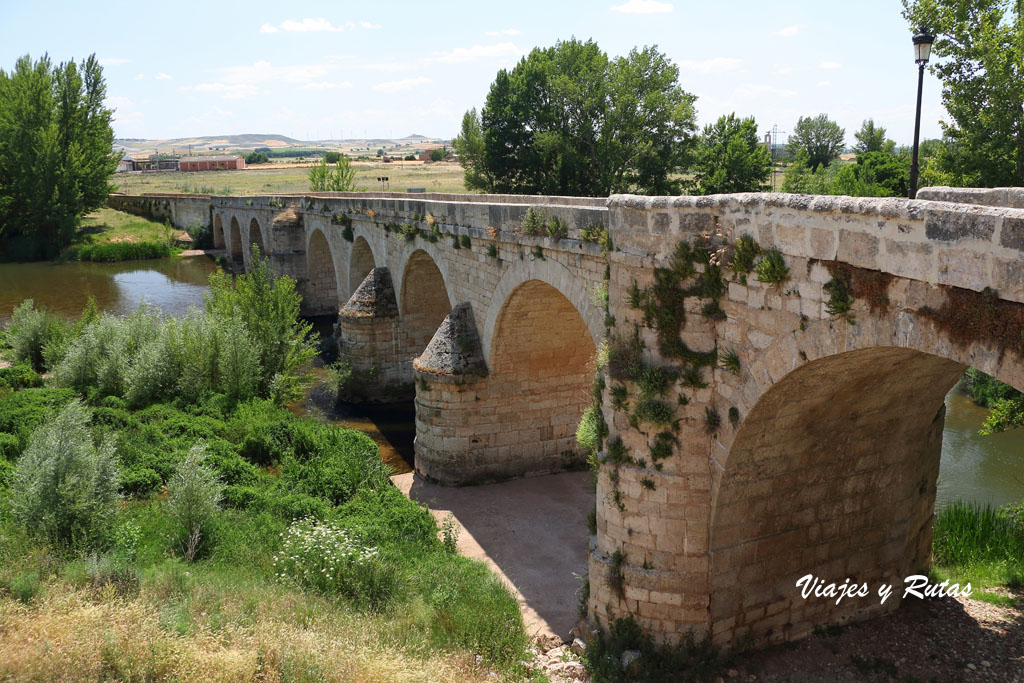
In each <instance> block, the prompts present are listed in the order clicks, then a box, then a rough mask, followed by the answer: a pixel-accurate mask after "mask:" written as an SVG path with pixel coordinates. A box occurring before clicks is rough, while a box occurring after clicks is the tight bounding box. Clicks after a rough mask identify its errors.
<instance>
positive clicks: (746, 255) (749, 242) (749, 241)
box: [729, 235, 761, 276]
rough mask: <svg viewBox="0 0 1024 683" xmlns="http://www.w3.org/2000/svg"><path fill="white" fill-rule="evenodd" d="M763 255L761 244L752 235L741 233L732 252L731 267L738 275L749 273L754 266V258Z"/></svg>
mask: <svg viewBox="0 0 1024 683" xmlns="http://www.w3.org/2000/svg"><path fill="white" fill-rule="evenodd" d="M760 255H761V245H759V244H758V243H757V241H756V240H755V239H754V238H753V237H751V236H750V235H740V236H739V239H737V240H736V248H735V249H734V250H733V252H732V260H731V261H730V262H729V267H730V268H731V269H732V271H733V273H735V274H736V276H740V275H744V274H746V273H749V272H750V271H751V270H753V268H754V259H756V258H757V257H758V256H760Z"/></svg>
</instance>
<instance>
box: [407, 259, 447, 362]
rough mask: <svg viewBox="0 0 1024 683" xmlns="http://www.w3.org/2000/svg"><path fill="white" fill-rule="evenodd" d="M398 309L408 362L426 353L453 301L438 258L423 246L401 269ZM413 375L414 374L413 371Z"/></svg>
mask: <svg viewBox="0 0 1024 683" xmlns="http://www.w3.org/2000/svg"><path fill="white" fill-rule="evenodd" d="M395 286H396V287H397V288H398V293H399V296H398V311H399V316H400V322H401V340H400V342H399V343H400V348H401V351H400V358H401V359H402V362H403V364H404V363H406V362H408V364H409V372H410V373H411V368H412V360H413V359H414V358H416V357H417V356H419V355H420V354H421V353H423V350H424V349H425V348H427V344H428V343H430V340H431V338H433V336H434V332H436V331H437V328H438V327H440V326H441V323H442V322H443V321H444V319H445V316H447V315H448V314H449V313H451V310H452V304H451V297H450V294H449V292H448V287H447V286H446V284H445V278H444V276H443V275H442V274H441V270H440V268H438V265H437V262H436V261H435V260H434V259H433V258H432V257H431V256H430V255H429V254H428V253H427V252H426V251H424V250H423V249H416V250H415V251H413V252H412V253H411V254H410V255H409V256H408V258H406V259H405V265H404V267H403V268H402V270H401V283H400V284H399V283H395ZM410 378H411V374H410Z"/></svg>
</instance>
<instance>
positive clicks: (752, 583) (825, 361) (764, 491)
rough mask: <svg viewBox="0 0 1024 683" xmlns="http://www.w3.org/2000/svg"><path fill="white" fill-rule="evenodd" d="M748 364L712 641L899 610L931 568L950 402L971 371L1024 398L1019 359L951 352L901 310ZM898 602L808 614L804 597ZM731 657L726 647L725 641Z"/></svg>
mask: <svg viewBox="0 0 1024 683" xmlns="http://www.w3.org/2000/svg"><path fill="white" fill-rule="evenodd" d="M804 328H805V329H803V330H795V331H793V332H791V333H788V334H784V335H780V336H779V337H778V338H777V339H776V340H775V341H774V342H773V343H772V344H771V345H770V346H769V347H767V348H766V349H764V350H763V351H761V352H758V353H750V354H749V356H750V357H749V359H748V360H747V362H749V366H746V367H745V369H744V372H743V374H742V382H741V383H740V387H739V389H738V390H737V391H734V392H733V395H734V397H735V400H734V401H733V403H734V405H735V407H736V408H737V409H738V410H739V411H740V415H741V416H742V419H741V421H740V423H739V424H738V425H737V426H736V428H735V429H729V428H724V429H723V430H722V434H721V435H720V436H719V439H718V440H717V441H716V443H715V461H716V462H715V464H716V465H717V467H718V470H717V472H716V474H715V477H714V481H713V486H712V508H711V522H710V530H709V536H708V544H709V545H708V549H709V554H710V558H709V559H710V587H709V588H710V627H711V630H712V632H713V633H715V634H716V635H719V636H725V635H726V634H727V635H728V637H729V638H738V637H743V636H745V635H746V634H748V633H749V634H751V635H752V636H753V637H754V640H755V641H756V642H779V641H783V640H793V639H796V638H800V637H803V636H805V635H807V634H809V633H810V632H811V630H812V629H813V628H814V627H815V626H818V625H823V624H830V623H837V622H839V623H841V622H845V621H848V620H856V619H861V618H866V617H869V616H873V615H875V614H880V613H883V612H887V611H890V610H893V609H895V608H896V607H898V606H899V604H900V599H901V595H902V591H901V590H900V587H902V586H903V585H904V578H905V577H906V576H909V575H912V574H920V573H924V572H925V570H926V569H927V567H928V564H929V562H930V556H931V544H932V523H933V521H934V515H933V509H934V503H935V492H936V479H937V477H938V471H939V460H940V455H941V447H942V430H943V425H944V419H945V404H944V398H945V396H946V394H947V393H948V391H949V390H950V389H951V388H952V387H953V385H954V384H955V383H956V381H957V379H958V378H959V377H960V376H961V374H962V373H963V371H964V370H965V369H966V368H967V367H968V366H974V367H978V368H979V369H981V370H983V371H984V372H987V373H989V374H991V375H994V376H995V377H997V378H999V379H1001V380H1002V381H1004V382H1007V383H1009V384H1011V385H1013V386H1016V387H1024V377H1022V372H1024V364H1022V363H1021V358H1020V356H1018V355H1017V354H1016V353H1015V352H1012V351H1006V352H1000V351H999V350H998V349H995V348H992V347H989V346H986V345H985V344H982V343H972V344H969V345H957V344H954V343H953V342H952V341H951V340H950V339H949V338H948V336H947V335H946V334H945V333H944V332H942V331H941V330H940V329H938V328H937V327H936V325H935V324H934V323H933V322H932V321H931V320H930V319H928V318H926V317H924V316H922V315H920V314H919V313H917V312H915V311H911V310H908V309H903V310H899V311H896V312H895V313H894V314H892V315H862V316H860V317H859V318H858V320H857V324H856V325H848V324H847V323H846V322H842V321H830V320H820V321H814V322H809V323H807V324H806V325H805V326H804ZM807 574H813V575H814V576H817V577H820V578H822V579H823V580H824V581H825V582H826V583H828V582H837V583H842V582H843V581H844V580H845V579H846V578H850V580H851V582H857V583H867V584H868V585H869V586H871V587H872V590H875V589H877V587H878V586H879V585H881V584H883V583H885V584H890V585H893V586H896V587H897V588H896V590H895V591H894V593H893V595H892V597H890V598H889V599H888V600H886V602H885V603H884V604H883V603H881V602H880V601H879V600H878V599H877V596H873V597H872V598H870V599H864V598H858V599H848V600H844V601H842V602H841V603H840V604H839V605H836V603H835V600H834V599H833V600H828V599H823V598H819V599H814V598H811V599H808V600H804V599H803V598H802V597H801V595H800V592H799V589H798V588H797V587H796V581H797V580H798V579H799V578H800V577H802V576H805V575H807ZM722 640H723V642H724V641H725V640H726V638H725V637H723V638H722Z"/></svg>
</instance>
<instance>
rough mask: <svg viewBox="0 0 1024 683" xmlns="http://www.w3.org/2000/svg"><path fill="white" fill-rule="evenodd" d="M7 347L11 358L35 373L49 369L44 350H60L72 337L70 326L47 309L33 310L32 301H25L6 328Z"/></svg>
mask: <svg viewBox="0 0 1024 683" xmlns="http://www.w3.org/2000/svg"><path fill="white" fill-rule="evenodd" d="M5 331H6V336H7V343H8V344H9V345H10V347H11V349H12V350H13V352H14V358H15V360H18V361H24V362H26V363H28V364H29V365H31V366H32V369H33V370H35V371H36V372H42V371H44V370H46V369H48V368H49V367H50V363H49V362H48V361H47V357H46V356H47V354H46V350H47V349H51V354H50V355H51V356H52V351H53V350H54V349H56V348H59V347H62V346H63V345H64V342H65V340H66V339H67V338H68V337H69V336H70V335H71V333H72V328H71V323H70V322H68V321H67V319H65V318H64V317H62V316H60V315H57V314H56V313H51V312H49V311H47V310H46V309H37V308H35V306H34V304H33V301H32V299H26V300H25V301H23V302H22V303H21V305H19V306H18V307H17V308H15V309H14V311H13V312H12V313H11V320H10V322H8V323H7V327H6V328H5Z"/></svg>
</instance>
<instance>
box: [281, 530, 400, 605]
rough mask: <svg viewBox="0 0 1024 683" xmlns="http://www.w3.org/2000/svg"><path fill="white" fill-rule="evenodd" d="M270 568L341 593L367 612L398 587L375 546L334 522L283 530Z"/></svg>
mask: <svg viewBox="0 0 1024 683" xmlns="http://www.w3.org/2000/svg"><path fill="white" fill-rule="evenodd" d="M274 572H275V573H276V574H277V576H278V577H279V578H280V579H282V580H286V581H292V582H294V583H296V584H298V585H299V586H302V587H303V588H305V589H309V590H315V591H318V592H320V593H325V594H328V595H341V596H343V597H345V598H347V599H348V600H350V601H352V602H353V603H355V604H356V605H357V606H360V607H365V608H367V609H370V610H372V611H380V610H382V609H383V608H384V607H386V606H387V605H388V604H389V603H390V602H391V600H392V598H393V597H394V595H395V592H396V590H397V588H398V585H399V584H398V577H397V576H396V575H395V573H394V572H393V571H391V569H390V567H387V566H386V565H385V564H384V563H383V562H382V561H381V559H380V556H379V552H378V550H377V549H376V548H373V547H369V546H366V545H363V544H361V543H360V542H358V541H357V540H356V539H354V538H353V537H352V536H350V535H349V534H348V532H346V531H345V530H344V529H341V528H340V527H338V526H335V525H333V524H330V523H326V522H320V521H317V520H315V519H309V518H307V519H303V520H300V521H298V522H295V523H294V524H292V525H291V526H289V527H288V530H287V531H286V532H285V533H284V537H283V539H282V543H281V550H280V551H279V552H278V553H277V555H275V556H274Z"/></svg>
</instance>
